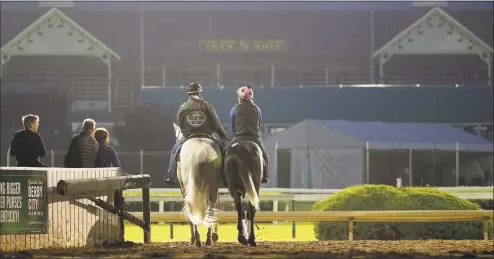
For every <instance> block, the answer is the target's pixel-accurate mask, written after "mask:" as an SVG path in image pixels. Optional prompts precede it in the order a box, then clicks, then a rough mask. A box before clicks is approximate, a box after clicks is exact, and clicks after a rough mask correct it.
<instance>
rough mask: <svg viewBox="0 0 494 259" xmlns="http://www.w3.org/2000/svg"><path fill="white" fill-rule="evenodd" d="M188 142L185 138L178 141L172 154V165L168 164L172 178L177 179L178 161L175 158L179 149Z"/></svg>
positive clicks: (169, 174)
mask: <svg viewBox="0 0 494 259" xmlns="http://www.w3.org/2000/svg"><path fill="white" fill-rule="evenodd" d="M186 140H187V138H185V137H182V138H180V139H178V140H177V142H176V143H175V145H173V148H172V151H171V152H170V163H169V164H168V177H170V178H174V179H176V178H177V160H175V157H176V155H177V151H178V149H179V148H180V147H181V146H182V144H184V143H185V141H186Z"/></svg>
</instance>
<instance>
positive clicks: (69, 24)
mask: <svg viewBox="0 0 494 259" xmlns="http://www.w3.org/2000/svg"><path fill="white" fill-rule="evenodd" d="M1 56H2V58H1V67H0V76H1V75H2V70H1V69H2V68H3V66H4V65H5V64H6V63H7V62H8V61H9V60H10V58H11V57H13V56H92V57H97V58H100V59H101V61H103V62H104V63H105V64H106V65H107V67H108V110H109V111H111V88H112V87H111V78H112V61H113V59H115V60H120V56H119V55H118V54H117V53H115V52H114V51H113V50H111V49H110V48H109V47H108V46H106V45H105V44H104V43H103V42H101V41H100V40H98V39H97V38H96V37H94V36H93V35H91V34H90V33H89V32H88V31H87V30H85V29H84V28H83V27H81V26H80V25H78V24H77V23H76V22H74V21H73V20H72V19H71V18H69V17H68V16H67V15H65V14H64V13H63V12H61V11H60V10H59V9H57V8H52V9H50V10H49V11H48V12H46V13H45V14H44V15H42V16H41V17H40V18H38V19H37V20H36V21H34V22H33V23H32V24H31V25H29V26H28V27H27V28H25V29H24V30H23V31H21V32H20V33H19V34H18V35H17V36H15V37H14V38H13V39H12V40H10V41H9V42H8V43H7V44H5V45H4V46H2V49H1Z"/></svg>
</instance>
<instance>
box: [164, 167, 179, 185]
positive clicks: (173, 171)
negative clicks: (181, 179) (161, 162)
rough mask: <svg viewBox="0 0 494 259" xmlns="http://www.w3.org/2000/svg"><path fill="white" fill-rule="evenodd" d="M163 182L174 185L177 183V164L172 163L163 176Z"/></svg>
mask: <svg viewBox="0 0 494 259" xmlns="http://www.w3.org/2000/svg"><path fill="white" fill-rule="evenodd" d="M165 183H166V184H169V185H172V186H174V185H175V184H177V165H176V164H175V165H172V166H171V168H169V169H168V173H167V174H166V176H165Z"/></svg>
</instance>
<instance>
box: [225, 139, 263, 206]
mask: <svg viewBox="0 0 494 259" xmlns="http://www.w3.org/2000/svg"><path fill="white" fill-rule="evenodd" d="M229 152H231V153H232V155H233V156H232V157H233V158H234V159H233V160H234V161H235V163H236V165H237V168H238V171H237V172H232V175H230V181H231V183H230V184H229V185H230V186H235V182H236V181H235V180H236V176H235V173H237V174H238V175H239V176H240V180H241V182H242V186H243V188H242V189H243V191H244V194H245V197H246V199H247V200H248V201H249V202H250V203H251V204H252V206H254V208H255V209H256V210H259V209H260V206H259V203H260V201H259V195H258V193H257V189H258V187H256V183H257V185H259V184H260V177H261V174H262V164H261V163H262V153H261V151H260V149H259V147H258V146H257V145H256V144H255V143H253V142H250V141H240V142H238V143H236V144H234V145H233V146H232V147H231V149H230V150H229ZM234 161H231V162H234ZM253 177H254V178H253ZM232 184H233V185H232Z"/></svg>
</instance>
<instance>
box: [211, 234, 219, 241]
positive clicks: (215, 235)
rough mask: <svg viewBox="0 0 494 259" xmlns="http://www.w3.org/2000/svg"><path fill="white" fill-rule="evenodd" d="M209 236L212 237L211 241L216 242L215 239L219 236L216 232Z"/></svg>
mask: <svg viewBox="0 0 494 259" xmlns="http://www.w3.org/2000/svg"><path fill="white" fill-rule="evenodd" d="M211 238H212V239H213V242H216V241H218V239H219V238H220V237H219V236H218V234H217V233H213V235H212V236H211Z"/></svg>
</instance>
